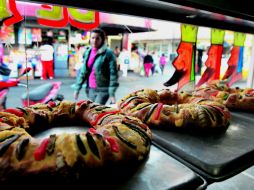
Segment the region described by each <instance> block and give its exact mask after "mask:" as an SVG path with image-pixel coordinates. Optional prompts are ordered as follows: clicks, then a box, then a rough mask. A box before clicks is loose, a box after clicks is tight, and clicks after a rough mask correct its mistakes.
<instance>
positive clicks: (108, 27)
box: [100, 23, 155, 35]
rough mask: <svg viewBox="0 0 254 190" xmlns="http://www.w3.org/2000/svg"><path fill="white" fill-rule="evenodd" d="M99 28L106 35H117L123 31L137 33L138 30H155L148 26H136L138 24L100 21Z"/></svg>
mask: <svg viewBox="0 0 254 190" xmlns="http://www.w3.org/2000/svg"><path fill="white" fill-rule="evenodd" d="M100 28H102V29H103V30H104V31H105V32H106V34H108V35H118V34H123V33H138V32H149V31H155V30H153V29H150V28H144V27H138V26H128V25H120V24H107V23H101V24H100Z"/></svg>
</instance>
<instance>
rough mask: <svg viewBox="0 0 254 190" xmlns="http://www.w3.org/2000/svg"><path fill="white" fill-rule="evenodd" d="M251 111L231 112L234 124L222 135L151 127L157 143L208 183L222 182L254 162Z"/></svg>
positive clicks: (253, 123) (253, 118) (253, 132)
mask: <svg viewBox="0 0 254 190" xmlns="http://www.w3.org/2000/svg"><path fill="white" fill-rule="evenodd" d="M249 114H251V113H248V114H247V113H246V114H241V113H240V114H239V113H232V120H231V124H230V126H229V128H228V130H227V131H226V132H225V133H222V134H213V135H209V136H204V135H203V136H202V135H194V134H193V135H190V134H187V133H185V134H184V133H179V132H173V131H162V130H152V131H153V134H154V144H155V145H156V146H158V147H160V148H161V149H163V150H164V151H165V152H167V153H168V154H169V155H171V156H173V157H175V158H176V159H178V160H179V161H181V162H183V163H184V164H185V165H186V166H188V167H190V168H192V169H193V170H195V171H196V172H197V173H199V174H200V175H202V176H203V177H204V178H205V179H206V180H208V182H215V181H222V180H225V179H227V178H229V177H232V176H233V175H235V174H238V173H240V172H241V171H243V170H244V169H246V168H248V167H250V166H252V165H253V164H254V159H253V157H254V146H253V144H254V117H250V115H249ZM252 115H253V114H252ZM253 116H254V115H253Z"/></svg>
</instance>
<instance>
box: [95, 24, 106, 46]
mask: <svg viewBox="0 0 254 190" xmlns="http://www.w3.org/2000/svg"><path fill="white" fill-rule="evenodd" d="M91 33H97V34H99V35H100V37H101V39H102V43H103V44H104V43H105V39H106V34H105V32H104V31H103V30H102V29H101V28H95V29H93V30H92V31H91Z"/></svg>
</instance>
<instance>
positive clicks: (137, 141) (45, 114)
mask: <svg viewBox="0 0 254 190" xmlns="http://www.w3.org/2000/svg"><path fill="white" fill-rule="evenodd" d="M118 112H119V111H118V110H117V109H114V108H111V107H107V106H104V105H99V104H95V103H93V102H90V101H80V102H78V103H72V102H69V101H63V102H61V103H59V104H58V105H56V103H55V102H49V103H48V104H36V105H33V106H30V107H24V108H18V109H7V110H5V112H0V176H1V178H0V181H5V180H8V179H12V178H13V177H17V178H20V177H22V176H30V177H31V176H32V177H33V176H36V175H37V174H45V175H44V176H50V178H51V177H52V176H58V177H59V176H61V177H62V176H63V175H66V176H68V178H69V177H70V175H71V174H73V176H74V177H77V176H80V175H82V174H84V176H86V177H88V179H89V177H90V178H91V176H93V177H95V176H96V177H98V176H99V174H100V172H101V171H104V170H105V172H104V176H105V175H106V174H107V173H108V172H109V171H110V170H111V169H112V168H114V167H115V168H119V167H120V168H123V167H126V165H128V167H130V166H131V167H130V168H133V167H135V166H138V165H140V163H141V162H142V161H144V160H145V159H146V157H147V156H148V154H149V150H150V144H151V131H150V129H149V128H148V127H147V125H145V124H143V123H142V122H141V121H140V120H139V119H137V118H134V117H130V116H124V115H123V114H121V113H118ZM63 124H64V125H68V124H71V125H82V126H84V125H87V124H90V125H91V126H92V127H91V128H90V129H89V131H88V132H84V133H79V134H60V135H55V134H52V135H50V136H49V137H48V138H44V139H42V140H41V139H36V138H34V137H32V134H35V133H36V132H38V131H40V130H45V129H47V128H50V127H52V126H54V125H58V126H59V125H63ZM95 171H100V172H99V173H96V172H95ZM92 173H94V175H92ZM105 173H106V174H105ZM104 178H105V177H104ZM43 180H44V178H43ZM88 182H89V180H88ZM86 183H87V182H86Z"/></svg>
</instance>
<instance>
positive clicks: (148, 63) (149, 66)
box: [144, 54, 154, 77]
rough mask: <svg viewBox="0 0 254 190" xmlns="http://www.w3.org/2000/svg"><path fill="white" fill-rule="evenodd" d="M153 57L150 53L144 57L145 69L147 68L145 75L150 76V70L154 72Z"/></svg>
mask: <svg viewBox="0 0 254 190" xmlns="http://www.w3.org/2000/svg"><path fill="white" fill-rule="evenodd" d="M153 66H154V65H153V57H152V56H151V55H149V54H147V55H146V56H145V57H144V69H145V76H146V77H149V75H150V72H152V68H153Z"/></svg>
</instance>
